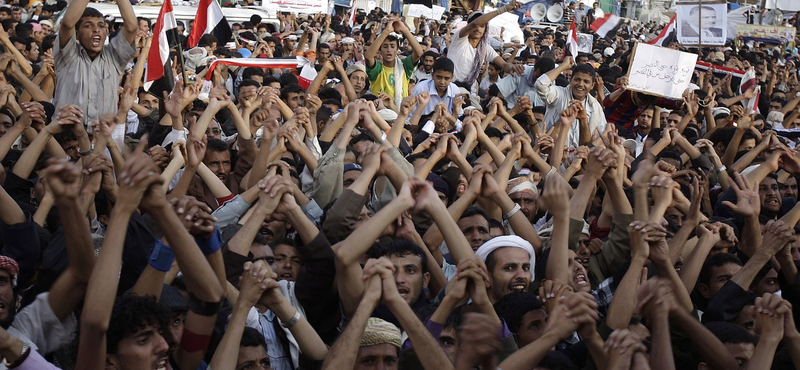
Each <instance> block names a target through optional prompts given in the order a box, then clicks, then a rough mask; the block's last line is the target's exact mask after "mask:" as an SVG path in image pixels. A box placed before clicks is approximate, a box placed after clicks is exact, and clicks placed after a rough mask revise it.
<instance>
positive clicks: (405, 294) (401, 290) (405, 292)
mask: <svg viewBox="0 0 800 370" xmlns="http://www.w3.org/2000/svg"><path fill="white" fill-rule="evenodd" d="M397 292H398V293H400V296H401V297H403V299H407V298H408V295H409V294H410V293H411V290H410V289H408V288H406V287H397Z"/></svg>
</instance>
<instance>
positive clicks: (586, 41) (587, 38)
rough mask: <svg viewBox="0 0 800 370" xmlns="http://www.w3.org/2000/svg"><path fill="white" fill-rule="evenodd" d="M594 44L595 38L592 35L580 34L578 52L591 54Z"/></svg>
mask: <svg viewBox="0 0 800 370" xmlns="http://www.w3.org/2000/svg"><path fill="white" fill-rule="evenodd" d="M593 43H594V36H592V34H590V33H580V32H578V52H581V53H591V52H592V45H593Z"/></svg>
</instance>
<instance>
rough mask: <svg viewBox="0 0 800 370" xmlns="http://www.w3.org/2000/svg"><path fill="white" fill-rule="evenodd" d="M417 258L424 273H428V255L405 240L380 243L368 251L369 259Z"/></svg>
mask: <svg viewBox="0 0 800 370" xmlns="http://www.w3.org/2000/svg"><path fill="white" fill-rule="evenodd" d="M409 255H411V256H417V257H419V258H420V264H421V265H422V266H420V267H421V268H422V273H423V274H424V273H426V272H428V255H426V254H425V252H424V251H423V250H422V248H420V247H419V246H418V245H416V244H414V243H413V242H411V241H408V240H405V239H394V240H392V241H390V242H388V243H378V244H375V245H373V246H372V248H370V249H369V250H368V251H367V257H369V258H380V257H384V256H385V257H390V256H396V257H406V256H409Z"/></svg>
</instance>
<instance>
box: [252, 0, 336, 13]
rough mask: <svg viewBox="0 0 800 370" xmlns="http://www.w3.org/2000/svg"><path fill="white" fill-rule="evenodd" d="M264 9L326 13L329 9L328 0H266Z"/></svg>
mask: <svg viewBox="0 0 800 370" xmlns="http://www.w3.org/2000/svg"><path fill="white" fill-rule="evenodd" d="M262 4H263V6H264V9H266V10H269V11H275V12H292V13H309V14H316V13H325V12H326V11H327V10H328V1H327V0H264V1H263V2H262Z"/></svg>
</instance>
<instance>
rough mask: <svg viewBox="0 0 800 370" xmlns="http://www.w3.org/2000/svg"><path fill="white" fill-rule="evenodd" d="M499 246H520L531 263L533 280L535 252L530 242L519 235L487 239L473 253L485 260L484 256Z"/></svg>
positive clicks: (532, 279) (532, 277) (532, 278)
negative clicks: (526, 253)
mask: <svg viewBox="0 0 800 370" xmlns="http://www.w3.org/2000/svg"><path fill="white" fill-rule="evenodd" d="M500 248H520V249H524V250H525V251H526V252H528V256H530V263H531V281H534V276H533V269H534V266H536V253H534V251H533V246H532V245H531V243H528V241H527V240H525V239H522V238H520V237H519V236H516V235H503V236H497V237H494V238H492V239H489V240H488V241H486V243H483V245H481V247H480V248H478V250H477V251H475V255H476V256H478V258H480V259H481V261H483V262H486V257H488V256H489V254H491V253H492V252H494V251H495V250H497V249H500Z"/></svg>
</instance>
